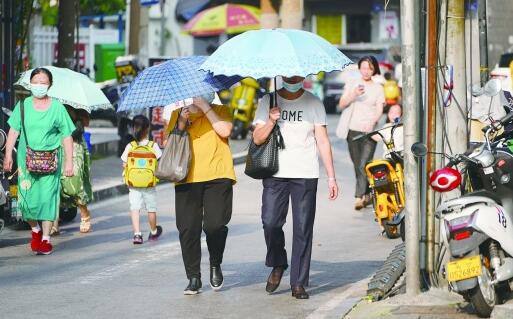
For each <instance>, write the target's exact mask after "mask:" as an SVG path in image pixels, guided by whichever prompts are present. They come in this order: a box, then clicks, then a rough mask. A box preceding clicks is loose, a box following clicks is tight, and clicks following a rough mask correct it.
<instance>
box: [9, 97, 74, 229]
mask: <svg viewBox="0 0 513 319" xmlns="http://www.w3.org/2000/svg"><path fill="white" fill-rule="evenodd" d="M32 100H33V99H32V97H28V98H26V99H25V102H24V108H25V130H26V132H27V137H28V143H29V145H30V147H31V148H32V149H34V150H40V151H49V150H54V149H56V148H58V149H59V167H58V169H57V170H56V172H55V173H54V174H50V175H33V174H31V173H29V172H28V171H27V168H26V165H25V154H26V139H25V136H24V134H23V130H22V127H21V110H20V103H18V104H17V105H16V107H15V108H14V111H13V112H12V115H11V117H10V118H9V121H8V123H9V126H10V127H11V128H12V129H14V130H16V131H17V132H19V133H20V138H19V142H18V148H17V162H18V207H19V209H20V210H21V212H22V214H23V219H24V220H47V221H53V220H55V217H56V214H57V211H58V209H59V195H60V178H61V170H62V163H63V159H64V156H63V153H64V152H63V149H62V147H61V142H62V139H63V138H65V137H68V136H71V133H72V132H73V131H74V130H75V125H73V122H72V121H71V119H70V117H69V115H68V112H67V111H66V108H65V107H64V105H62V104H61V103H60V102H59V101H57V100H55V99H52V102H51V105H50V107H49V108H48V109H47V110H46V111H38V110H36V109H35V108H34V104H33V102H32Z"/></svg>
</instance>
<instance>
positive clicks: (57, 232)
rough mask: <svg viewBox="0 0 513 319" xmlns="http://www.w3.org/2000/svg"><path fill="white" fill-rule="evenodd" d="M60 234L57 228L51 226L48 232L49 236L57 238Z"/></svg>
mask: <svg viewBox="0 0 513 319" xmlns="http://www.w3.org/2000/svg"><path fill="white" fill-rule="evenodd" d="M60 234H61V232H60V230H59V229H58V228H57V227H55V226H52V229H51V230H50V236H59V235H60Z"/></svg>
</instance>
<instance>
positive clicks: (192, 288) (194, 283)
mask: <svg viewBox="0 0 513 319" xmlns="http://www.w3.org/2000/svg"><path fill="white" fill-rule="evenodd" d="M201 286H202V285H201V279H199V278H196V277H192V278H191V279H189V285H188V286H187V288H185V290H184V291H183V294H184V295H197V294H198V293H200V292H201Z"/></svg>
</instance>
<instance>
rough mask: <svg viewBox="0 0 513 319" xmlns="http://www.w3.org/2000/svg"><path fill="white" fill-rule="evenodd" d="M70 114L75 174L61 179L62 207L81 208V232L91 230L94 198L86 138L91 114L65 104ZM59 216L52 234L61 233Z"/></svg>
mask: <svg viewBox="0 0 513 319" xmlns="http://www.w3.org/2000/svg"><path fill="white" fill-rule="evenodd" d="M65 106H66V110H67V111H68V114H69V116H70V118H71V120H72V121H73V123H74V124H75V127H76V129H75V131H74V132H73V133H72V135H71V136H72V137H73V176H72V177H63V178H62V180H61V207H63V208H74V207H78V209H79V210H80V228H79V231H80V232H81V233H88V232H90V231H91V213H90V211H89V209H88V208H87V204H88V203H89V202H91V201H92V200H93V188H92V185H91V156H90V154H89V151H88V149H87V145H86V143H85V140H84V127H86V126H88V125H89V114H88V113H87V112H86V111H84V110H76V109H74V108H72V107H71V106H68V105H65ZM59 233H60V230H59V216H58V215H57V218H56V219H55V222H54V223H53V226H52V230H51V232H50V235H52V236H55V235H59Z"/></svg>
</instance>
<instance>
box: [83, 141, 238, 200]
mask: <svg viewBox="0 0 513 319" xmlns="http://www.w3.org/2000/svg"><path fill="white" fill-rule="evenodd" d="M97 145H99V144H97ZM116 146H117V142H116ZM246 155H247V151H244V152H239V153H236V154H233V164H234V165H240V164H243V163H245V162H246ZM167 183H169V182H161V183H160V184H167ZM126 194H128V187H127V186H126V185H125V184H122V183H120V184H118V185H115V186H112V187H107V188H103V189H99V190H93V198H94V200H92V201H91V204H94V203H98V202H101V201H104V200H107V199H110V198H113V197H116V196H121V195H126Z"/></svg>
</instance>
